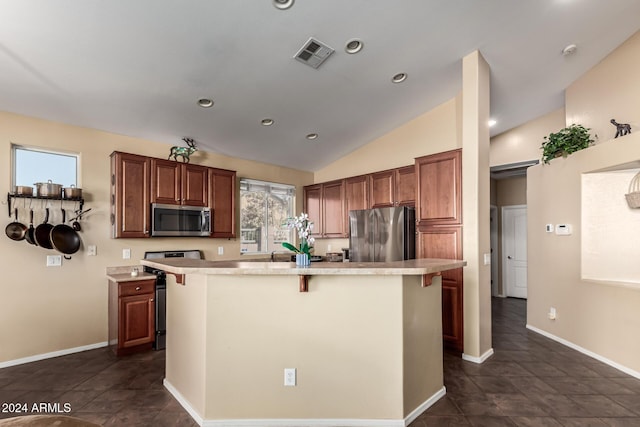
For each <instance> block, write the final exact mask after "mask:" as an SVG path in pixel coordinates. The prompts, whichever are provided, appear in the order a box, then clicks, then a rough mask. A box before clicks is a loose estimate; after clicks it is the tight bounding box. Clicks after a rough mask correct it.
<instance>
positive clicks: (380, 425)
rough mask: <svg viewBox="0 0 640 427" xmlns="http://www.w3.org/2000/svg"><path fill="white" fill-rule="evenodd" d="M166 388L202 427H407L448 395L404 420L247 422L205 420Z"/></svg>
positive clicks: (441, 392)
mask: <svg viewBox="0 0 640 427" xmlns="http://www.w3.org/2000/svg"><path fill="white" fill-rule="evenodd" d="M163 384H164V387H165V388H166V389H167V390H168V391H169V393H171V395H173V397H175V398H176V400H177V401H178V403H180V405H182V407H183V408H184V410H185V411H187V412H188V413H189V415H191V417H192V418H193V419H194V420H195V422H196V423H198V425H200V426H202V427H222V426H225V427H226V426H229V427H407V426H408V425H409V424H411V423H412V422H413V421H414V420H415V419H416V418H418V417H419V416H420V414H422V413H423V412H424V411H426V410H427V409H429V408H430V407H431V406H433V405H434V404H435V403H436V402H437V401H438V400H440V399H441V398H442V397H443V396H444V395H445V394H446V393H447V391H446V389H445V387H442V388H441V389H440V390H438V391H437V392H436V393H434V394H433V395H432V396H431V397H429V398H428V399H427V400H425V401H424V402H423V403H422V404H420V405H419V406H418V407H417V408H416V409H414V410H413V411H412V412H411V413H410V414H409V415H408V416H407V417H406V418H405V419H403V420H364V419H307V418H302V419H291V418H285V419H275V418H269V419H245V420H204V419H203V418H202V417H201V416H200V414H198V413H197V412H196V410H195V409H193V407H192V406H191V405H190V404H189V402H188V401H187V399H185V398H184V396H182V395H181V394H180V392H179V391H178V390H176V388H175V387H174V386H173V385H172V384H171V383H170V382H169V381H167V379H166V378H165V379H164V381H163Z"/></svg>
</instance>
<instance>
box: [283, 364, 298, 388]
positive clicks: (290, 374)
mask: <svg viewBox="0 0 640 427" xmlns="http://www.w3.org/2000/svg"><path fill="white" fill-rule="evenodd" d="M284 385H285V386H287V387H295V385H296V368H284Z"/></svg>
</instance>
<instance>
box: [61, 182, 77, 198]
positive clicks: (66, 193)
mask: <svg viewBox="0 0 640 427" xmlns="http://www.w3.org/2000/svg"><path fill="white" fill-rule="evenodd" d="M62 197H64V198H65V199H81V198H82V188H76V186H75V185H73V184H71V186H69V187H64V188H63V189H62Z"/></svg>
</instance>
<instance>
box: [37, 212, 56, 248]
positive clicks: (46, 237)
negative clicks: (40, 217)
mask: <svg viewBox="0 0 640 427" xmlns="http://www.w3.org/2000/svg"><path fill="white" fill-rule="evenodd" d="M48 221H49V208H47V209H46V210H45V214H44V222H43V223H42V224H40V225H39V226H37V227H36V242H37V243H38V246H41V247H43V248H45V249H53V245H52V244H51V237H50V234H51V229H52V228H53V225H51V224H49V222H48Z"/></svg>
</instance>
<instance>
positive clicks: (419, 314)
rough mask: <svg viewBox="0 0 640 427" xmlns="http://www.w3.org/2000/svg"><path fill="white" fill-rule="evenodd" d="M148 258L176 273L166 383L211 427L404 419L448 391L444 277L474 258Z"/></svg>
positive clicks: (395, 422)
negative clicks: (303, 262) (307, 261)
mask: <svg viewBox="0 0 640 427" xmlns="http://www.w3.org/2000/svg"><path fill="white" fill-rule="evenodd" d="M141 263H142V264H144V265H148V266H151V267H154V268H159V269H162V270H165V271H166V272H168V273H171V274H173V275H175V280H174V279H169V277H171V276H168V280H167V282H168V283H167V348H166V374H165V386H166V387H167V389H169V390H170V391H171V393H172V394H173V395H174V396H175V397H176V398H177V399H178V401H180V403H181V404H182V405H183V406H184V407H185V409H186V410H187V411H189V413H190V414H191V415H192V416H193V417H194V419H195V420H196V421H197V422H198V423H199V424H201V425H206V426H217V425H225V426H229V425H243V426H253V425H255V426H267V425H269V426H272V425H279V426H285V425H288V426H293V425H295V426H303V425H316V426H319V425H322V426H405V425H407V424H408V423H410V422H411V421H412V420H413V419H415V417H417V416H418V415H419V414H420V413H421V412H423V411H424V410H425V409H426V408H428V407H429V406H431V405H432V404H433V403H434V402H436V401H437V400H438V399H439V398H440V397H442V396H443V395H444V393H445V390H444V385H443V371H442V325H441V279H440V276H439V273H440V272H441V271H444V270H449V269H454V268H460V267H462V266H464V265H465V264H466V263H465V262H464V261H458V260H433V259H423V260H410V261H397V262H389V263H325V262H322V263H313V264H312V265H311V266H310V267H306V268H298V267H296V266H295V264H294V263H286V262H274V263H272V262H235V261H205V260H192V259H163V260H156V261H151V260H143V261H141ZM285 369H295V374H294V375H293V376H292V375H289V377H288V379H289V381H293V382H294V384H295V385H292V386H285V385H284V383H285V379H287V378H285Z"/></svg>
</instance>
